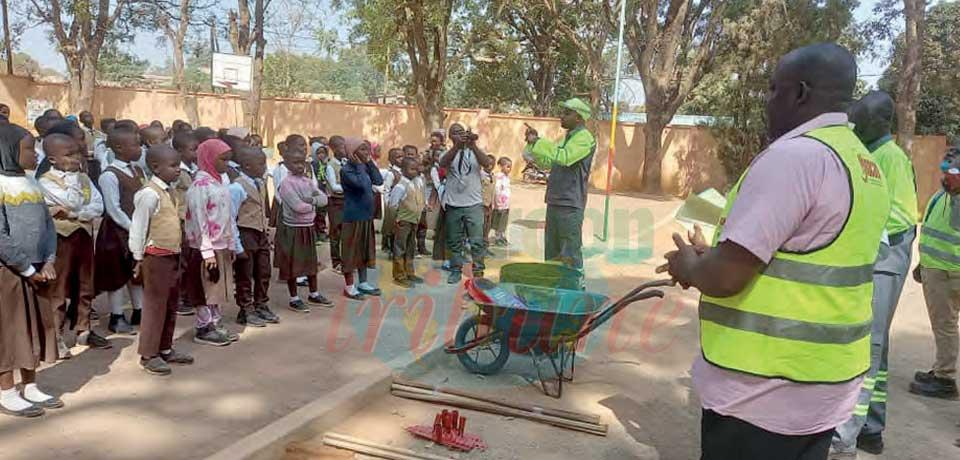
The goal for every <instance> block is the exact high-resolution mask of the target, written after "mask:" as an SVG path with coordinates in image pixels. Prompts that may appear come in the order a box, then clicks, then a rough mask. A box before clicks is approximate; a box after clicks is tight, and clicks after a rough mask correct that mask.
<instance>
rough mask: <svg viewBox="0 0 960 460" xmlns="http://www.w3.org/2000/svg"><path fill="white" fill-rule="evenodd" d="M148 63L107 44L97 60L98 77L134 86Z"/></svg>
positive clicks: (140, 78) (102, 79)
mask: <svg viewBox="0 0 960 460" xmlns="http://www.w3.org/2000/svg"><path fill="white" fill-rule="evenodd" d="M149 66H150V63H149V62H147V60H146V59H140V58H138V57H136V56H134V55H132V54H130V53H127V52H125V51H123V50H121V49H119V48H118V47H117V46H116V45H113V44H108V45H107V46H105V47H104V48H103V50H102V51H101V52H100V59H99V60H97V75H98V79H99V80H101V81H103V82H109V83H112V84H115V85H120V86H136V85H137V83H139V82H141V81H142V80H143V74H144V72H146V70H147V68H148V67H149Z"/></svg>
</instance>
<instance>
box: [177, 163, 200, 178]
mask: <svg viewBox="0 0 960 460" xmlns="http://www.w3.org/2000/svg"><path fill="white" fill-rule="evenodd" d="M197 169H198V167H197V164H196V163H194V164H192V165H188V164H186V163H185V162H183V161H181V162H180V170H181V171H186V172H187V173H189V174H190V177H193V175H194V174H196V173H197Z"/></svg>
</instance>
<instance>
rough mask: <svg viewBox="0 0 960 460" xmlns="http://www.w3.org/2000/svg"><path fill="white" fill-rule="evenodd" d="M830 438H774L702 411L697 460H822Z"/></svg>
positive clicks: (821, 435) (829, 435)
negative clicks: (699, 450)
mask: <svg viewBox="0 0 960 460" xmlns="http://www.w3.org/2000/svg"><path fill="white" fill-rule="evenodd" d="M832 437H833V430H829V431H824V432H822V433H817V434H811V435H807V436H787V435H783V434H777V433H773V432H770V431H767V430H764V429H763V428H760V427H758V426H755V425H751V424H750V423H747V422H745V421H743V420H740V419H738V418H734V417H728V416H726V415H720V414H718V413H716V412H714V411H712V410H708V409H704V410H703V419H702V420H701V422H700V448H701V450H702V452H703V453H702V456H701V457H700V460H826V459H827V454H828V453H829V451H830V440H831V438H832Z"/></svg>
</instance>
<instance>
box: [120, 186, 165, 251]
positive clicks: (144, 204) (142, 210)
mask: <svg viewBox="0 0 960 460" xmlns="http://www.w3.org/2000/svg"><path fill="white" fill-rule="evenodd" d="M150 182H153V183H154V184H155V185H157V186H158V187H160V189H161V190H168V189H169V188H170V185H169V184H167V183H166V182H164V181H162V180H160V178H159V177H157V176H153V177H151V178H150ZM133 205H134V208H133V219H132V221H131V224H130V239H129V243H128V244H129V246H130V252H132V253H133V259H134V260H143V251H144V250H145V249H146V247H147V245H149V244H150V242H148V241H147V230H149V229H150V219H151V218H153V216H155V215H157V211H159V210H160V195H158V194H157V191H156V190H154V189H153V188H152V187H144V188H142V189H140V191H138V192H137V194H136V195H134V196H133Z"/></svg>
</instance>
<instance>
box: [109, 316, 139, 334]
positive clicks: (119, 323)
mask: <svg viewBox="0 0 960 460" xmlns="http://www.w3.org/2000/svg"><path fill="white" fill-rule="evenodd" d="M107 329H108V330H110V332H113V333H114V334H125V335H137V331H134V330H133V326H131V325H130V323H128V322H127V318H125V317H124V316H123V314H119V315H115V314H112V313H111V314H110V324H109V325H108V326H107Z"/></svg>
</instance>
